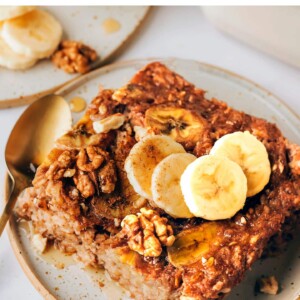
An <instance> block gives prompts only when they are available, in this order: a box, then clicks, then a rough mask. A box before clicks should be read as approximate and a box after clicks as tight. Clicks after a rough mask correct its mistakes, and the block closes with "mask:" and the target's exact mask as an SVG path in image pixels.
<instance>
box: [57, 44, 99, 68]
mask: <svg viewBox="0 0 300 300" xmlns="http://www.w3.org/2000/svg"><path fill="white" fill-rule="evenodd" d="M97 57H98V55H97V52H96V51H95V50H94V49H92V48H90V47H88V46H87V45H84V44H83V43H80V42H76V41H68V40H65V41H62V42H61V43H60V45H59V47H58V49H57V50H56V52H55V53H54V54H53V55H52V58H51V60H52V62H53V63H54V64H55V65H56V66H57V67H58V68H61V69H63V70H64V71H65V72H67V73H86V72H88V71H89V70H90V68H91V64H92V62H94V61H96V60H97Z"/></svg>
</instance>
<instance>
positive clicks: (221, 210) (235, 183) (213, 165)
mask: <svg viewBox="0 0 300 300" xmlns="http://www.w3.org/2000/svg"><path fill="white" fill-rule="evenodd" d="M180 186H181V190H182V193H183V196H184V200H185V203H186V205H187V207H188V208H189V210H190V212H191V213H192V214H194V215H195V216H196V217H201V218H203V219H206V220H222V219H228V218H231V217H232V216H234V215H235V214H236V212H237V211H239V210H240V209H241V208H242V207H243V206H244V204H245V201H246V193H247V178H246V176H245V174H244V172H243V170H242V168H241V167H240V166H239V165H238V164H237V163H235V162H233V161H231V160H230V159H228V158H226V157H222V156H216V155H204V156H201V157H199V158H197V159H196V160H195V161H194V162H192V163H191V164H190V165H188V167H187V168H186V169H185V171H184V173H183V174H182V176H181V180H180Z"/></svg>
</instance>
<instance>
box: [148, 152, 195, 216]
mask: <svg viewBox="0 0 300 300" xmlns="http://www.w3.org/2000/svg"><path fill="white" fill-rule="evenodd" d="M195 159H196V156H194V155H192V154H189V153H175V154H171V155H169V156H167V157H166V158H164V159H163V160H162V161H161V162H160V163H159V164H158V165H157V166H156V167H155V169H154V171H153V175H152V184H151V191H152V196H153V202H154V203H155V204H156V205H157V206H158V207H159V208H161V209H163V210H164V211H165V212H166V213H168V214H169V215H171V216H173V217H174V218H192V217H193V214H191V212H190V211H189V209H188V207H187V206H186V204H185V202H184V199H183V195H182V192H181V188H180V177H181V175H182V173H183V171H184V170H185V169H186V167H187V166H188V165H189V164H190V163H192V162H193V161H194V160H195Z"/></svg>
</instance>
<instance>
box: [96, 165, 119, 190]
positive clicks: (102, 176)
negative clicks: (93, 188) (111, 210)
mask: <svg viewBox="0 0 300 300" xmlns="http://www.w3.org/2000/svg"><path fill="white" fill-rule="evenodd" d="M98 176H99V182H100V187H101V191H102V192H103V193H105V194H109V193H111V192H113V191H114V189H115V186H116V182H117V173H116V167H115V163H114V161H113V160H110V161H109V162H108V163H107V164H106V165H105V166H104V167H103V168H102V169H101V170H100V171H99V175H98Z"/></svg>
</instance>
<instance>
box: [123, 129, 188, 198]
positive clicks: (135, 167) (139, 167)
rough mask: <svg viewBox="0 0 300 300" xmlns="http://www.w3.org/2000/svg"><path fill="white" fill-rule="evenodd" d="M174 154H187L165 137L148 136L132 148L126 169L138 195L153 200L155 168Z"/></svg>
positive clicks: (126, 162)
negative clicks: (152, 190) (152, 189)
mask: <svg viewBox="0 0 300 300" xmlns="http://www.w3.org/2000/svg"><path fill="white" fill-rule="evenodd" d="M173 153H185V150H184V148H183V147H182V145H180V144H179V143H176V142H175V141H174V140H173V139H171V138H170V137H168V136H163V135H150V136H146V137H145V138H143V139H141V140H140V141H139V142H138V143H136V144H135V145H134V146H133V147H132V149H131V151H130V153H129V155H128V157H127V158H126V160H125V165H124V169H125V171H126V173H127V177H128V180H129V182H130V184H131V185H132V186H133V188H134V190H135V191H136V193H138V194H139V195H141V196H142V197H145V198H147V199H149V200H152V192H151V180H152V174H153V171H154V168H155V167H156V166H157V165H158V163H159V162H160V161H162V160H163V159H164V158H165V157H167V156H169V155H170V154H173Z"/></svg>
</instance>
